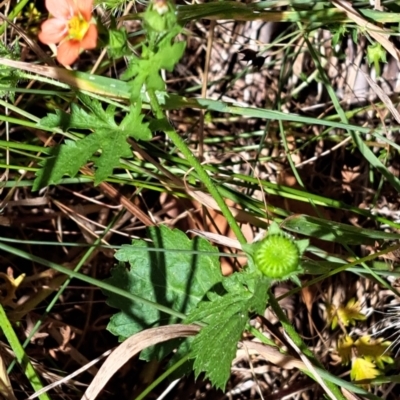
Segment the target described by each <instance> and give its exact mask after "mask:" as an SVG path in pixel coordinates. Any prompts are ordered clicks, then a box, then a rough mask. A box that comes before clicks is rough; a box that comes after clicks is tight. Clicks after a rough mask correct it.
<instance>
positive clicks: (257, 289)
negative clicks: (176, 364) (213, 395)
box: [185, 270, 271, 389]
mask: <svg viewBox="0 0 400 400" xmlns="http://www.w3.org/2000/svg"><path fill="white" fill-rule="evenodd" d="M270 283H271V281H270V280H269V279H267V278H265V277H263V276H262V275H261V274H260V273H259V272H257V271H256V272H253V273H249V272H248V270H245V271H242V272H240V273H235V274H233V275H232V276H231V277H229V278H225V279H224V281H223V285H224V287H225V289H226V290H227V291H228V293H226V294H225V295H224V296H222V297H214V298H213V299H212V301H205V302H201V303H200V304H199V306H198V307H197V308H196V309H195V310H194V311H193V312H192V313H191V314H190V315H189V316H188V318H187V320H186V321H185V322H187V323H191V322H199V321H202V322H206V323H207V326H205V327H204V328H203V329H202V330H201V331H200V333H199V334H198V335H197V336H196V337H195V339H194V341H193V343H192V346H191V350H192V352H191V356H192V358H195V362H194V371H195V374H196V377H197V376H198V375H200V374H201V373H202V372H205V374H206V377H207V378H209V379H210V381H211V382H212V384H213V385H214V386H216V387H217V388H220V389H224V388H225V385H226V382H227V381H228V379H229V376H230V369H231V364H232V360H233V358H234V357H235V355H236V349H237V343H238V341H239V340H240V338H241V336H242V333H243V331H244V328H245V326H246V323H247V322H248V320H249V313H250V312H257V313H262V312H263V311H264V309H265V304H266V302H267V291H268V287H269V285H270Z"/></svg>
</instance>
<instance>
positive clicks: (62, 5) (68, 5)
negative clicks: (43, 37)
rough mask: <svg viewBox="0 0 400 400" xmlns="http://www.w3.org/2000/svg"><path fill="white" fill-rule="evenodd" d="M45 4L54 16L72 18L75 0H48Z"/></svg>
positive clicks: (64, 18)
mask: <svg viewBox="0 0 400 400" xmlns="http://www.w3.org/2000/svg"><path fill="white" fill-rule="evenodd" d="M45 5H46V8H47V11H48V12H49V13H50V14H51V15H52V16H53V17H56V18H59V19H63V20H70V19H71V18H72V17H73V15H74V8H75V7H74V2H73V0H46V2H45Z"/></svg>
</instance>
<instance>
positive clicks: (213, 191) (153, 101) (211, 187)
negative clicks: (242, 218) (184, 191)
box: [147, 89, 247, 244]
mask: <svg viewBox="0 0 400 400" xmlns="http://www.w3.org/2000/svg"><path fill="white" fill-rule="evenodd" d="M147 94H148V95H149V99H150V106H151V108H152V110H153V113H154V115H155V116H156V118H157V119H158V120H164V121H165V122H166V123H165V128H164V131H165V134H166V135H167V136H168V137H169V138H170V139H171V140H172V142H173V143H174V145H175V146H176V147H177V148H178V150H179V151H180V152H181V153H182V154H183V155H184V157H185V158H186V159H187V161H188V162H189V164H190V165H191V166H192V167H193V168H194V170H195V171H196V172H197V174H198V175H199V178H200V179H201V181H202V182H203V184H204V186H205V187H206V188H207V190H208V191H209V193H210V195H211V196H212V197H213V198H214V200H215V201H216V202H217V204H218V207H219V208H220V210H221V212H222V214H223V215H224V217H225V218H226V220H227V221H228V224H229V226H230V227H231V229H232V231H233V232H234V233H235V235H236V238H237V239H238V240H239V242H240V243H242V244H245V243H247V240H246V238H245V237H244V235H243V233H242V231H241V230H240V227H239V225H238V224H237V222H236V220H235V218H234V217H233V215H232V213H231V210H230V209H229V207H228V206H227V205H226V204H225V201H224V199H223V198H222V196H221V194H220V193H219V192H218V189H217V188H216V186H215V184H214V183H213V181H212V180H211V178H210V177H209V176H208V174H207V172H206V171H205V169H204V168H203V166H202V165H201V163H200V161H199V160H198V159H197V158H196V157H195V156H194V154H193V153H192V152H191V151H190V149H189V147H188V146H187V145H186V143H185V142H184V141H183V140H182V138H181V137H180V136H179V134H178V133H177V132H176V131H175V130H174V129H173V128H172V127H171V125H170V124H169V122H168V121H167V119H166V118H165V115H164V113H163V111H162V109H161V107H160V104H159V103H158V100H157V96H156V95H155V93H154V90H152V89H148V91H147Z"/></svg>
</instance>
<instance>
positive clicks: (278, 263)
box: [254, 235, 300, 279]
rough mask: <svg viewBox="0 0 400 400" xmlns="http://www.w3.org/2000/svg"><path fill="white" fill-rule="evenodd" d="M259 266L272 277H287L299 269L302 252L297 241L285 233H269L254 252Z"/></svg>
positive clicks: (266, 274) (265, 273)
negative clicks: (300, 252)
mask: <svg viewBox="0 0 400 400" xmlns="http://www.w3.org/2000/svg"><path fill="white" fill-rule="evenodd" d="M254 261H255V264H256V266H257V268H258V269H259V270H260V271H261V272H262V273H263V274H264V275H265V276H267V277H269V278H272V279H285V278H287V277H288V276H289V275H290V274H291V273H292V272H295V271H297V270H298V266H299V261H300V254H299V249H298V247H297V246H296V244H295V242H294V241H293V240H291V239H290V238H288V237H286V236H284V235H268V236H267V237H266V238H265V239H264V240H263V241H262V242H260V245H259V247H258V248H257V250H256V251H255V253H254Z"/></svg>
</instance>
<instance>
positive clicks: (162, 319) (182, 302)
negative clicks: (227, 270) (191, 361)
mask: <svg viewBox="0 0 400 400" xmlns="http://www.w3.org/2000/svg"><path fill="white" fill-rule="evenodd" d="M149 234H150V237H151V239H152V242H151V243H149V242H146V241H144V240H134V241H133V242H132V245H127V246H123V247H122V249H121V250H119V251H118V252H117V253H116V258H117V260H119V261H120V262H121V263H120V264H119V265H118V266H117V267H116V268H114V269H113V270H112V276H111V278H109V279H108V280H107V282H108V283H110V284H112V285H114V286H117V287H120V288H123V289H124V290H127V291H129V292H131V293H134V294H137V295H139V296H142V297H144V298H145V299H147V300H151V301H153V302H157V303H158V304H161V305H164V306H166V307H169V308H172V309H174V310H177V311H179V312H181V313H189V312H191V310H193V308H194V307H196V305H197V304H198V303H199V302H200V301H201V300H203V298H204V297H205V296H206V294H207V292H208V291H210V290H211V289H213V288H215V287H217V285H218V283H220V282H221V281H222V274H221V270H220V265H219V260H218V256H216V255H214V254H215V250H214V248H213V247H212V246H211V245H210V244H209V243H208V242H207V241H205V240H204V239H198V238H196V239H194V240H189V239H188V237H187V236H186V235H185V234H184V233H183V232H181V231H179V230H177V229H174V230H170V229H168V228H166V227H164V226H161V227H159V228H156V227H152V228H149ZM193 251H195V252H196V253H193ZM197 252H199V253H197ZM213 253H214V254H213ZM124 262H128V263H129V268H126V266H125V264H124ZM106 294H107V296H108V300H107V302H108V304H109V305H111V306H112V307H116V308H118V309H120V310H121V311H120V312H119V313H117V314H115V315H114V316H113V317H112V318H111V320H110V323H109V325H108V328H107V329H108V330H109V331H110V332H112V333H113V334H114V335H117V336H119V338H120V340H123V339H125V338H127V337H129V336H131V335H133V334H135V333H137V332H140V331H141V330H143V329H146V328H149V327H154V326H158V325H168V324H173V323H176V322H177V321H178V320H179V318H177V317H175V316H171V315H167V314H166V313H163V312H160V311H158V310H156V309H155V308H154V307H151V306H148V305H145V304H140V303H136V302H132V301H127V300H126V299H125V298H122V297H119V296H116V295H115V294H113V293H106ZM161 353H162V354H161ZM161 353H160V354H161V355H163V354H164V352H161ZM161 355H160V357H161Z"/></svg>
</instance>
